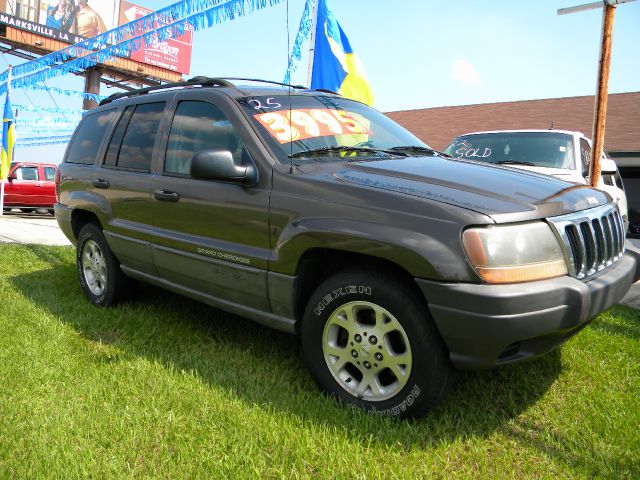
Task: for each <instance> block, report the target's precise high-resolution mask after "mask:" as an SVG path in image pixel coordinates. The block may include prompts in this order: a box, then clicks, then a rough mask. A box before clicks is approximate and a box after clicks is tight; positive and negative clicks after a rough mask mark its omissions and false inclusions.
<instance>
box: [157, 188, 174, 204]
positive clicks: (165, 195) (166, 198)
mask: <svg viewBox="0 0 640 480" xmlns="http://www.w3.org/2000/svg"><path fill="white" fill-rule="evenodd" d="M153 196H154V197H156V198H157V199H158V200H162V201H163V202H177V201H178V200H179V199H180V195H179V194H178V193H176V192H168V191H167V190H156V191H155V192H153Z"/></svg>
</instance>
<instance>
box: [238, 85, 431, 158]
mask: <svg viewBox="0 0 640 480" xmlns="http://www.w3.org/2000/svg"><path fill="white" fill-rule="evenodd" d="M237 101H238V103H239V104H240V106H241V107H242V108H243V110H244V112H245V113H246V114H247V116H248V118H249V120H250V121H251V122H252V123H254V124H255V125H256V126H257V128H258V130H259V131H261V132H262V134H263V137H264V138H265V139H266V141H267V142H268V143H269V144H271V146H272V149H273V150H274V152H275V153H276V155H277V157H278V160H280V161H281V162H282V163H289V161H290V158H294V159H295V163H298V162H313V161H335V160H336V158H342V157H345V156H348V157H349V159H354V160H358V159H361V158H363V157H367V158H368V159H373V158H381V159H382V158H389V157H390V156H392V155H394V152H397V154H398V155H400V156H404V154H406V152H412V151H414V150H412V148H414V149H417V150H418V151H420V150H421V151H422V152H421V153H422V154H425V152H427V151H429V150H430V149H429V147H428V146H427V145H426V144H425V143H423V142H421V141H420V140H419V139H418V138H416V137H415V136H414V135H412V134H411V133H409V132H408V131H407V130H405V129H404V128H402V127H401V126H400V125H398V124H397V123H395V122H394V121H393V120H391V119H390V118H388V117H386V116H385V115H383V114H381V113H380V112H378V111H377V110H374V109H373V108H370V107H368V106H367V105H364V104H362V103H359V102H355V101H353V100H349V99H346V98H340V97H332V96H328V95H322V94H318V95H291V96H287V95H276V96H255V97H242V98H239V99H238V100H237ZM343 147H344V148H343ZM406 147H409V149H407V148H406ZM394 149H395V150H394ZM384 150H387V152H385V151H384ZM402 152H404V153H403V154H402V155H401V153H402Z"/></svg>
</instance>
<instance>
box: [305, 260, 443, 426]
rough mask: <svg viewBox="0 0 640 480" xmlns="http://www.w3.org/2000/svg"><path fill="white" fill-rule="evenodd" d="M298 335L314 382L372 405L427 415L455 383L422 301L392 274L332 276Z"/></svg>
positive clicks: (403, 413) (339, 395)
mask: <svg viewBox="0 0 640 480" xmlns="http://www.w3.org/2000/svg"><path fill="white" fill-rule="evenodd" d="M301 337H302V346H303V355H304V358H305V362H306V364H307V366H308V368H309V369H310V371H311V373H312V375H313V377H314V380H315V381H316V383H317V384H318V386H319V387H320V388H321V389H323V390H324V391H326V392H328V393H329V394H330V395H332V396H334V397H336V398H338V399H339V400H340V401H342V402H345V403H348V404H352V405H356V406H358V407H361V408H364V409H366V410H369V411H377V412H379V413H382V414H386V415H391V416H399V417H416V416H420V415H424V414H425V413H426V412H428V411H429V410H430V409H431V408H433V407H434V406H435V405H437V404H438V403H439V402H440V401H441V400H442V399H443V398H444V397H445V396H446V394H447V392H448V390H449V389H450V387H451V386H452V385H453V383H454V378H455V371H454V369H453V367H452V366H451V363H450V361H449V358H448V352H447V350H446V347H445V346H444V343H443V342H442V339H441V338H440V335H439V333H438V331H437V330H436V328H435V326H434V324H433V321H432V320H431V318H430V316H429V313H428V310H427V306H426V303H425V302H424V301H423V300H422V298H420V296H419V295H418V294H416V293H415V292H414V291H413V290H412V289H411V288H409V287H408V286H407V285H405V284H404V283H403V281H402V280H401V279H397V278H395V277H393V276H391V277H390V276H383V275H382V274H379V273H376V272H370V271H366V270H360V269H354V270H348V271H344V272H340V273H338V274H336V275H334V276H332V277H330V278H329V279H328V280H326V281H325V282H324V283H323V284H321V285H320V286H319V287H318V289H317V290H316V291H315V292H314V293H313V295H312V297H311V299H310V300H309V303H308V305H307V308H306V310H305V314H304V319H303V323H302V327H301Z"/></svg>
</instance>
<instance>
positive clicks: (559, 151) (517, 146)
mask: <svg viewBox="0 0 640 480" xmlns="http://www.w3.org/2000/svg"><path fill="white" fill-rule="evenodd" d="M445 153H447V154H449V155H451V156H452V157H454V158H463V159H467V160H476V161H480V162H487V163H496V164H501V165H528V166H533V167H545V168H564V169H572V168H574V165H575V163H574V158H573V140H572V138H571V135H568V134H566V133H554V132H548V133H547V132H496V133H478V134H473V135H462V136H460V137H458V138H456V139H455V140H454V141H453V142H451V144H450V145H449V146H448V147H447V148H446V149H445Z"/></svg>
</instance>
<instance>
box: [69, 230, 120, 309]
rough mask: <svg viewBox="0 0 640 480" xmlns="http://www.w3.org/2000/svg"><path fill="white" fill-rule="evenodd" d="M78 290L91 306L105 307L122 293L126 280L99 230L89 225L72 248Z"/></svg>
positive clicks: (81, 232)
mask: <svg viewBox="0 0 640 480" xmlns="http://www.w3.org/2000/svg"><path fill="white" fill-rule="evenodd" d="M76 267H77V269H78V277H79V279H80V286H81V287H82V291H83V292H84V294H85V296H86V297H87V298H88V299H89V300H90V301H91V303H93V304H95V305H100V306H109V305H112V304H114V303H116V302H118V301H119V300H121V299H122V298H123V297H124V295H125V292H126V288H127V283H128V282H127V277H125V275H124V274H123V273H122V270H120V265H119V264H118V261H117V260H116V258H115V256H114V255H113V253H112V252H111V249H110V248H109V245H108V244H107V241H106V240H105V238H104V235H103V234H102V230H101V229H100V228H99V227H98V226H97V225H95V224H93V223H88V224H86V225H85V226H83V227H82V229H81V230H80V234H79V235H78V243H77V247H76Z"/></svg>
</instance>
